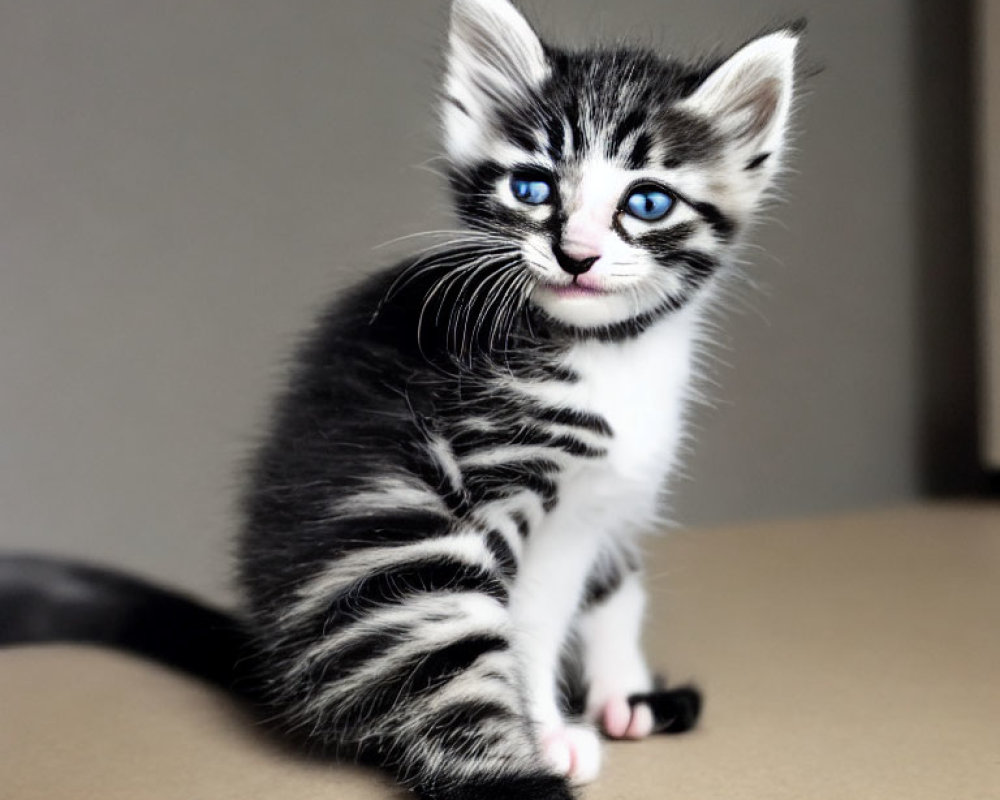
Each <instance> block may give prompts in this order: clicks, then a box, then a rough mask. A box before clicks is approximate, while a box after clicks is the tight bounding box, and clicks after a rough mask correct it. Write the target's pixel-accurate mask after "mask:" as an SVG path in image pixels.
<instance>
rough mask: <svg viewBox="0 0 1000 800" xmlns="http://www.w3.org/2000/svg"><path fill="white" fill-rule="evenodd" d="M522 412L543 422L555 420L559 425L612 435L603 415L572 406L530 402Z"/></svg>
mask: <svg viewBox="0 0 1000 800" xmlns="http://www.w3.org/2000/svg"><path fill="white" fill-rule="evenodd" d="M524 413H525V414H529V415H530V416H532V417H535V418H536V419H539V420H542V421H543V422H557V423H559V424H560V425H567V426H569V427H572V428H583V429H584V430H588V431H592V432H594V433H599V434H601V435H602V436H612V435H613V432H612V430H611V426H610V425H608V423H607V421H606V420H605V419H604V417H601V416H599V415H597V414H592V413H590V412H589V411H578V410H577V409H574V408H552V407H550V406H543V405H534V404H532V405H529V406H527V407H526V408H524Z"/></svg>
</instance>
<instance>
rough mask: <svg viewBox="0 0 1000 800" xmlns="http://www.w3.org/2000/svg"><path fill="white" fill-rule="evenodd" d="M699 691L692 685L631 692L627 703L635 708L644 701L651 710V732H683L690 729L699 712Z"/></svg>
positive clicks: (694, 723)
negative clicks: (645, 691) (640, 692)
mask: <svg viewBox="0 0 1000 800" xmlns="http://www.w3.org/2000/svg"><path fill="white" fill-rule="evenodd" d="M701 702H702V701H701V692H700V691H698V690H697V689H696V688H695V687H693V686H680V687H678V688H676V689H663V688H658V689H656V690H654V691H652V692H648V693H646V694H633V695H632V696H630V697H629V699H628V704H629V705H630V706H631V707H632V708H635V707H636V706H637V705H639V704H640V703H645V704H646V705H647V706H649V708H650V710H651V711H652V712H653V733H684V732H685V731H689V730H691V729H692V728H693V727H694V726H695V725H696V724H697V722H698V716H699V715H700V714H701Z"/></svg>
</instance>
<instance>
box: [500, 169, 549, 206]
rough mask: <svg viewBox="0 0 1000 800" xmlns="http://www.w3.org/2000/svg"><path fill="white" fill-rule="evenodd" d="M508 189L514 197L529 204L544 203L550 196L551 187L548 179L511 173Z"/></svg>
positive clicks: (537, 204) (538, 204)
mask: <svg viewBox="0 0 1000 800" xmlns="http://www.w3.org/2000/svg"><path fill="white" fill-rule="evenodd" d="M510 190H511V191H512V192H513V193H514V197H516V198H517V199H518V200H520V201H521V202H522V203H527V204H528V205H530V206H540V205H544V204H545V203H547V202H548V201H549V198H550V197H552V187H551V186H550V185H549V182H548V181H545V180H541V179H540V178H524V177H519V176H517V175H512V176H511V179H510Z"/></svg>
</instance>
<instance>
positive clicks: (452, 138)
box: [444, 0, 550, 162]
mask: <svg viewBox="0 0 1000 800" xmlns="http://www.w3.org/2000/svg"><path fill="white" fill-rule="evenodd" d="M549 72H550V67H549V62H548V59H547V58H546V56H545V48H544V47H543V46H542V43H541V40H539V38H538V36H537V35H536V34H535V32H534V31H533V30H532V29H531V26H530V25H529V24H528V21H527V20H526V19H525V18H524V17H523V16H522V15H521V14H520V12H519V11H518V10H517V9H516V8H514V6H513V5H511V4H510V3H509V2H508V0H454V2H453V3H452V6H451V30H450V32H449V35H448V72H447V79H446V82H445V95H446V96H445V107H444V127H445V144H446V146H447V148H448V152H449V155H451V157H452V158H453V159H454V160H456V161H458V162H465V161H471V160H474V159H475V158H477V157H481V156H482V155H483V154H482V153H481V152H479V150H480V149H481V147H482V145H483V141H484V138H485V137H486V135H487V133H488V131H487V128H488V125H489V123H490V120H491V118H492V114H493V111H494V109H495V107H496V106H497V105H498V104H501V103H507V104H515V103H517V102H518V100H520V99H522V98H524V97H526V96H527V95H528V94H529V92H530V90H531V89H534V88H535V87H537V86H539V85H540V84H541V83H543V82H544V81H545V80H546V78H548V76H549Z"/></svg>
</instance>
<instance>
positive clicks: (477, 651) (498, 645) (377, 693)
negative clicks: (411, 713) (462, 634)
mask: <svg viewBox="0 0 1000 800" xmlns="http://www.w3.org/2000/svg"><path fill="white" fill-rule="evenodd" d="M508 646H509V645H508V642H507V639H506V638H505V637H503V636H497V635H494V634H488V633H483V634H480V635H477V636H469V637H468V638H465V639H462V640H460V641H457V642H452V643H451V644H448V645H446V646H445V647H442V648H440V649H437V650H432V651H430V652H425V653H419V654H417V655H416V656H414V657H413V658H411V659H408V660H407V661H405V662H404V663H402V664H400V665H399V666H398V667H396V669H395V671H394V673H393V674H392V675H391V676H387V679H386V680H382V681H380V682H379V683H378V685H377V687H373V690H372V691H371V692H370V693H368V694H367V695H366V696H365V697H364V699H363V703H364V707H365V709H366V713H367V714H368V715H369V716H370V717H380V716H382V715H384V714H387V713H389V712H392V711H394V710H396V709H397V708H398V706H399V705H400V704H401V703H403V702H405V701H404V700H403V699H402V698H403V697H405V696H407V695H409V696H410V697H411V698H412V697H419V696H420V695H423V694H426V693H428V692H430V691H432V690H440V689H441V688H442V687H443V686H445V685H447V684H448V683H449V682H450V681H452V680H454V679H455V678H456V677H458V676H459V675H461V674H462V673H463V672H464V671H465V670H467V669H468V668H469V667H471V666H472V665H473V664H474V663H475V662H476V661H477V660H478V659H479V658H480V657H481V656H483V655H486V654H487V653H492V652H497V651H501V650H506V649H507V648H508Z"/></svg>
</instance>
